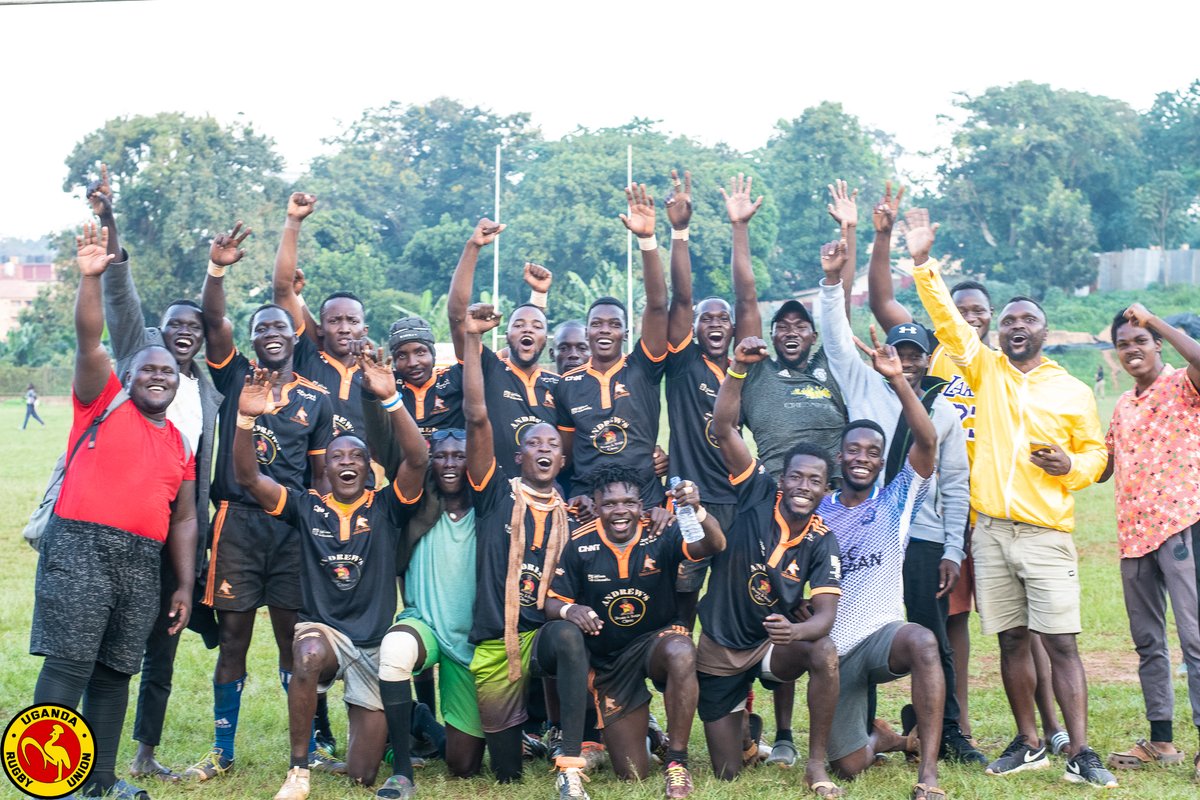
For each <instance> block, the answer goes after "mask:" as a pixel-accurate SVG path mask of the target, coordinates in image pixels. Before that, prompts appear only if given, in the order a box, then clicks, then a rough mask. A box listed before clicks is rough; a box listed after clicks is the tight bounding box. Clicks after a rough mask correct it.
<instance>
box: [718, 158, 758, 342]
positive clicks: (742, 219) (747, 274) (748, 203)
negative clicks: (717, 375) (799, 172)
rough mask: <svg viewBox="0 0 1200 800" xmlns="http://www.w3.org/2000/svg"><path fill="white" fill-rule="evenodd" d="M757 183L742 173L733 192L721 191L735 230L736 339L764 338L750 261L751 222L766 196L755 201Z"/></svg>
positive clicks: (731, 185) (731, 187) (732, 182)
mask: <svg viewBox="0 0 1200 800" xmlns="http://www.w3.org/2000/svg"><path fill="white" fill-rule="evenodd" d="M753 184H754V179H753V178H747V177H746V176H745V175H743V174H742V173H740V172H739V173H738V175H737V177H736V178H730V179H729V191H726V190H725V189H724V188H722V189H721V196H722V197H724V198H725V210H726V212H728V214H729V224H730V225H731V226H732V228H733V256H732V258H731V269H732V271H733V300H734V302H733V314H734V334H733V335H734V337H735V338H736V339H738V340H739V341H740V340H742V339H745V338H746V337H748V336H753V337H759V336H762V314H761V313H760V312H759V310H758V288H757V287H756V286H755V284H754V265H753V263H752V262H751V260H750V220H751V219H752V218H753V217H754V215H755V214H756V213H757V212H758V209H759V207H760V206H762V201H763V199H762V195H759V196H758V198H757V199H755V200H751V199H750V197H751V195H750V190H751V188H752V187H753Z"/></svg>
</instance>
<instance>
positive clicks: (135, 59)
mask: <svg viewBox="0 0 1200 800" xmlns="http://www.w3.org/2000/svg"><path fill="white" fill-rule="evenodd" d="M1106 7H1107V8H1111V7H1112V6H1109V5H1108V4H1100V3H1093V4H1083V3H1055V2H1047V1H1046V0H1041V1H1040V2H1028V1H1027V0H1009V2H1006V3H988V4H981V3H965V2H961V0H960V2H942V1H941V0H936V1H933V0H931V1H930V2H924V3H895V2H887V3H884V2H876V1H875V0H859V2H853V3H850V2H841V3H826V4H814V3H797V2H775V3H756V2H749V0H737V2H725V3H717V2H704V1H703V0H692V2H683V1H682V0H679V1H678V2H674V3H660V2H653V0H634V1H633V2H629V1H628V0H627V1H626V2H614V1H613V0H610V1H609V2H602V3H601V2H562V1H561V0H560V1H559V2H513V1H512V0H510V2H505V3H501V2H491V3H483V2H473V1H468V0H457V1H456V0H442V2H428V3H425V2H422V3H415V2H380V1H379V0H376V1H375V2H365V1H364V0H336V2H321V3H316V2H313V3H308V2H275V1H274V0H240V2H230V1H229V0H204V1H203V2H202V1H201V0H148V1H146V2H105V3H84V4H70V5H36V6H24V7H17V6H0V70H2V71H0V75H3V78H2V79H0V99H2V102H3V106H2V107H3V108H4V110H5V112H6V113H5V115H4V118H3V122H2V123H0V124H2V125H3V128H2V130H3V138H2V139H0V141H2V142H3V149H2V150H0V152H2V153H3V159H2V162H0V166H2V169H3V172H2V173H0V174H2V176H3V183H4V185H5V190H4V191H3V192H0V237H3V236H20V237H36V236H39V235H41V234H43V233H46V232H48V231H51V230H55V229H58V228H61V227H63V226H67V225H72V224H75V223H77V222H79V221H81V220H82V219H83V217H84V208H83V205H82V204H81V203H80V202H79V201H78V200H76V199H72V197H71V195H70V194H68V193H64V192H63V191H62V190H61V186H62V180H63V178H64V176H65V172H66V168H65V166H64V164H63V161H64V159H65V158H66V156H67V154H68V153H69V152H70V151H71V149H72V147H73V146H74V145H75V143H76V142H78V141H79V140H80V139H81V138H82V137H83V136H84V135H85V134H86V133H88V132H89V131H91V130H93V129H95V128H97V127H99V126H101V125H102V124H103V123H104V121H105V120H106V119H109V118H111V117H114V116H119V115H128V114H154V113H157V112H160V111H182V112H186V113H189V114H212V115H214V116H216V117H217V118H218V119H220V120H221V121H223V122H228V121H232V120H234V119H236V118H237V117H238V115H239V114H242V115H245V118H248V119H249V120H251V121H253V123H254V125H255V127H256V128H257V129H258V130H259V131H261V132H263V133H266V134H267V135H269V136H272V137H274V139H275V141H276V143H277V145H278V149H279V152H280V153H281V154H282V155H283V156H284V158H285V159H286V161H287V172H288V174H289V175H292V176H294V175H298V174H299V173H300V172H302V171H303V169H304V168H305V166H306V165H307V162H308V161H309V159H311V158H312V157H313V156H314V155H315V154H317V153H319V152H321V149H322V145H321V139H322V138H324V137H328V136H331V135H333V134H335V133H336V132H337V131H338V130H339V129H340V128H341V127H342V126H343V125H344V124H345V123H347V122H349V121H351V120H353V119H355V118H356V117H357V116H358V115H359V114H360V113H361V111H362V110H363V109H365V108H368V107H371V106H378V105H382V104H384V103H387V102H389V101H392V100H399V101H403V102H417V103H420V102H425V101H427V100H429V99H432V98H434V97H438V96H441V95H446V96H449V97H453V98H456V99H458V100H461V101H462V102H464V103H468V104H479V105H483V106H486V107H490V108H492V109H493V110H494V111H496V112H499V113H512V112H517V111H529V112H531V113H532V114H533V120H534V122H535V123H536V124H538V125H540V126H541V128H542V131H543V133H544V135H546V136H547V137H557V136H559V135H561V134H563V133H565V132H567V131H570V130H572V129H573V128H575V127H576V126H577V125H584V126H588V127H600V126H606V125H619V124H622V123H624V122H627V121H628V120H630V119H631V118H633V117H648V118H651V119H658V120H662V128H663V129H665V130H667V131H669V132H674V133H686V134H688V135H690V136H693V137H695V138H697V139H700V140H701V141H704V142H707V143H715V142H718V141H725V142H728V143H729V144H731V145H733V146H735V147H737V148H741V149H749V148H752V147H756V146H758V145H760V144H762V143H763V142H764V141H766V139H767V138H768V137H769V136H770V134H771V130H772V127H773V126H774V124H775V122H776V121H777V120H779V119H784V118H792V117H795V116H797V115H799V114H800V112H801V111H802V110H803V109H804V108H805V107H807V106H810V105H813V104H815V103H818V102H820V101H822V100H839V101H841V102H842V103H843V104H844V105H845V107H846V108H847V110H848V111H850V112H851V113H853V114H856V115H858V116H859V117H860V118H861V119H862V121H863V122H864V123H865V124H866V125H868V126H871V127H877V128H880V129H883V130H886V131H889V132H891V133H893V134H894V135H895V136H896V138H897V140H898V141H899V143H900V144H901V145H902V146H903V147H904V148H905V149H906V150H909V151H922V150H931V149H933V148H935V147H937V146H940V145H942V144H944V143H945V142H946V141H947V139H948V136H949V127H948V126H947V125H945V124H939V123H938V120H937V117H938V115H939V114H949V113H952V112H953V107H952V101H953V99H954V96H955V93H956V92H968V93H977V92H979V91H981V90H983V89H985V88H986V87H988V86H993V85H997V84H1009V83H1013V82H1015V81H1019V80H1024V79H1032V80H1036V81H1039V82H1045V83H1049V84H1051V85H1053V86H1055V87H1058V88H1067V89H1077V90H1083V91H1087V92H1092V93H1095V94H1104V95H1108V96H1110V97H1116V98H1120V99H1123V100H1125V101H1127V102H1129V103H1130V104H1132V105H1133V106H1134V107H1135V108H1137V109H1139V110H1142V109H1145V108H1147V107H1149V105H1150V104H1151V103H1152V102H1153V100H1154V96H1155V95H1156V94H1157V93H1158V92H1160V91H1172V90H1176V89H1180V88H1183V87H1185V86H1186V85H1188V84H1189V83H1190V82H1191V81H1193V80H1195V79H1196V78H1198V77H1200V59H1197V57H1196V47H1195V36H1196V30H1197V22H1200V11H1197V10H1196V9H1197V6H1191V4H1190V3H1178V2H1176V3H1167V2H1161V0H1143V1H1142V2H1138V3H1135V4H1133V5H1132V6H1124V5H1122V6H1120V7H1119V8H1120V10H1119V12H1118V13H1117V14H1112V13H1109V12H1107V11H1106V10H1105V9H1106ZM1188 7H1191V8H1193V10H1192V11H1191V12H1188V11H1186V8H1188ZM909 166H912V167H914V168H916V167H919V163H918V162H917V161H916V160H912V161H910V162H909ZM635 170H636V165H635ZM831 177H832V176H831Z"/></svg>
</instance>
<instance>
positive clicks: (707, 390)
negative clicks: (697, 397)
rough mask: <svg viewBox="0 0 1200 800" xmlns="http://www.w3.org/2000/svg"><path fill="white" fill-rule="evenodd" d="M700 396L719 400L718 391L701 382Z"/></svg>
mask: <svg viewBox="0 0 1200 800" xmlns="http://www.w3.org/2000/svg"><path fill="white" fill-rule="evenodd" d="M699 388H700V394H702V395H705V396H707V397H711V398H713V399H714V400H715V399H716V398H717V391H716V389H713V388H712V387H711V386H709V385H708V384H707V383H706V382H704V381H700V387H699Z"/></svg>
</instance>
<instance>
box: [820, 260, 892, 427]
mask: <svg viewBox="0 0 1200 800" xmlns="http://www.w3.org/2000/svg"><path fill="white" fill-rule="evenodd" d="M847 252H848V247H847V243H846V240H845V239H842V240H840V241H837V242H829V243H828V244H825V245H822V246H821V269H822V270H824V272H825V280H824V281H822V282H821V285H820V290H821V297H820V307H821V341H822V342H824V345H823V347H824V349H825V355H826V356H827V357H828V358H829V366H830V367H831V368H832V370H833V376H834V378H835V379H836V380H837V382H838V385H839V386H841V387H842V395H843V396H844V397H845V398H846V402H847V403H848V404H849V405H850V406H851V407H854V406H856V405H858V403H859V402H860V401H861V400H862V399H863V398H864V397H867V396H868V395H869V394H870V393H871V392H872V391H875V390H877V389H878V388H879V384H878V381H879V378H878V377H877V376H876V375H875V371H874V370H872V369H871V368H870V367H868V366H867V365H866V364H864V363H863V360H862V359H861V358H859V355H858V349H857V348H856V347H855V346H854V333H853V331H852V330H851V329H850V318H849V317H847V316H846V306H845V299H846V297H848V295H849V292H848V291H846V290H845V286H846V283H845V280H844V279H843V278H844V272H845V270H844V268H845V263H846V257H847Z"/></svg>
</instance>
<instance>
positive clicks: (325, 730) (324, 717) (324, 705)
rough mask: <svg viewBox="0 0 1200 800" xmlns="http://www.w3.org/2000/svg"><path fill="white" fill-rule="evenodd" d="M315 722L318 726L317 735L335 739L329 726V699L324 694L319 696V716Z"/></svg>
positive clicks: (315, 718) (321, 693) (314, 719)
mask: <svg viewBox="0 0 1200 800" xmlns="http://www.w3.org/2000/svg"><path fill="white" fill-rule="evenodd" d="M313 721H314V722H316V724H317V733H319V734H321V736H323V737H325V738H329V739H332V738H333V729H332V728H331V727H330V726H329V698H327V697H326V696H325V693H324V692H319V693H318V694H317V715H316V717H314V718H313Z"/></svg>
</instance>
